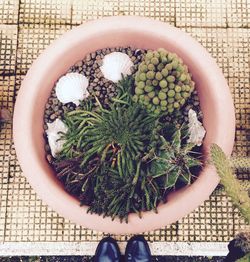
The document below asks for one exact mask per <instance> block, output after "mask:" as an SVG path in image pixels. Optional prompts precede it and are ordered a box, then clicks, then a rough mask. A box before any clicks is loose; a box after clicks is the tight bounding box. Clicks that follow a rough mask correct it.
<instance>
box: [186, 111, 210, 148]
mask: <svg viewBox="0 0 250 262" xmlns="http://www.w3.org/2000/svg"><path fill="white" fill-rule="evenodd" d="M188 121H189V123H188V131H189V139H188V141H187V142H188V143H192V144H195V145H197V146H200V145H201V144H202V141H203V138H204V136H205V134H206V130H205V128H204V127H203V125H202V123H201V122H200V121H199V120H198V118H197V114H196V112H195V111H194V110H192V109H190V110H189V111H188Z"/></svg>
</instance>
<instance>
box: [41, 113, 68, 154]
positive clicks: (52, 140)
mask: <svg viewBox="0 0 250 262" xmlns="http://www.w3.org/2000/svg"><path fill="white" fill-rule="evenodd" d="M47 125H48V130H47V131H46V134H47V137H48V141H49V146H50V150H51V154H52V156H53V157H56V155H57V154H58V153H60V152H61V151H62V149H63V144H64V143H65V140H63V139H60V138H61V136H62V134H61V133H60V132H62V133H67V131H68V127H67V126H66V125H65V124H64V123H63V122H62V120H60V119H59V118H57V119H56V120H55V121H54V122H52V123H48V124H47Z"/></svg>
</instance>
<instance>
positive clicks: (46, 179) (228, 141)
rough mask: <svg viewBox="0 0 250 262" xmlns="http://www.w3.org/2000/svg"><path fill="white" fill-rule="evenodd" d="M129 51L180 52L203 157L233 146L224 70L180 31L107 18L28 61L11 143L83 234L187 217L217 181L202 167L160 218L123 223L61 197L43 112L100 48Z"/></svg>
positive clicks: (52, 202) (27, 171)
mask: <svg viewBox="0 0 250 262" xmlns="http://www.w3.org/2000/svg"><path fill="white" fill-rule="evenodd" d="M116 46H133V47H137V48H145V49H157V48H158V47H164V48H166V49H167V50H169V51H172V52H175V53H177V54H178V55H179V56H180V57H181V58H182V59H183V60H184V63H186V64H187V65H188V67H189V70H190V72H191V73H192V74H193V79H194V81H195V82H196V87H197V90H198V94H199V98H200V103H201V109H202V111H203V114H204V118H203V124H204V126H205V128H206V130H207V134H206V138H205V141H204V144H203V152H204V157H205V159H207V157H208V151H209V147H210V145H211V143H217V144H218V145H220V146H221V147H222V148H223V150H224V151H225V152H226V153H227V154H228V155H230V154H231V151H232V148H233V142H234V129H235V117H234V107H233V102H232V98H231V95H230V91H229V88H228V86H227V83H226V81H225V79H224V77H223V74H222V72H221V70H220V69H219V68H218V66H217V65H216V63H215V61H214V60H213V59H212V58H211V56H210V55H209V54H208V53H207V51H206V50H205V49H204V48H203V47H202V46H201V45H200V44H199V43H197V42H196V41H195V40H194V39H192V38H191V37H190V36H188V35H187V34H186V33H184V32H182V31H181V30H179V29H176V28H174V27H172V26H170V25H167V24H165V23H162V22H159V21H154V20H151V19H148V18H142V17H131V16H129V17H126V16H124V17H109V18H104V19H101V20H97V21H92V22H88V23H86V24H84V25H81V26H79V27H76V28H75V29H73V30H71V31H69V32H68V33H66V34H64V35H63V36H62V37H61V38H59V39H58V40H56V41H55V42H54V43H53V44H52V45H50V46H49V47H48V48H47V49H46V50H45V51H44V52H43V53H42V54H41V55H40V56H39V57H38V59H37V60H36V61H35V62H34V63H33V65H32V67H31V68H30V70H29V72H28V73H27V75H26V77H25V79H24V81H23V83H22V86H21V89H20V91H19V93H18V97H17V101H16V105H15V113H14V142H15V147H16V152H17V157H18V160H19V162H20V165H21V168H22V170H23V172H24V175H25V176H26V177H27V179H28V181H29V182H30V184H31V185H32V187H33V188H34V189H35V191H36V192H37V193H38V195H39V196H40V197H41V198H42V199H43V200H44V201H45V202H46V203H47V204H48V205H49V206H51V207H52V208H53V209H54V210H55V211H57V212H58V213H59V214H60V215H62V216H63V217H65V218H67V219H70V220H71V221H73V222H75V223H77V224H80V225H83V226H85V227H87V228H91V229H95V230H100V231H105V232H109V233H138V232H143V231H148V230H153V229H156V228H160V227H162V226H165V225H167V224H170V223H173V222H175V221H176V220H178V219H180V218H182V217H183V216H185V215H187V214H188V213H190V212H191V211H193V210H194V209H195V208H196V207H198V206H199V205H200V204H202V203H203V201H204V200H206V199H208V198H209V196H210V194H211V193H212V192H213V190H214V188H215V187H216V185H217V184H218V182H219V179H218V176H217V175H216V172H215V170H214V168H213V167H212V166H208V165H206V166H205V167H204V168H203V170H202V172H201V174H200V175H199V178H198V179H197V180H196V181H195V182H194V183H193V184H192V185H191V186H188V187H186V188H184V189H182V190H180V191H177V192H174V193H171V194H170V195H169V197H168V202H167V203H166V204H162V205H160V206H159V208H158V211H159V212H158V214H155V213H154V212H153V211H152V212H145V213H143V217H142V219H140V218H139V217H138V216H137V215H136V214H131V215H130V216H129V222H128V223H127V224H126V223H122V224H121V223H120V221H119V220H118V219H117V220H114V221H112V220H111V219H110V218H108V217H107V218H102V217H101V216H98V215H95V214H87V212H86V211H87V207H80V206H79V202H78V201H77V200H76V199H75V198H74V197H72V196H70V195H69V194H68V193H67V192H65V191H64V189H63V187H62V185H61V184H60V182H59V181H58V180H57V179H56V177H55V175H54V174H53V170H52V169H51V167H50V165H49V164H48V162H47V161H46V159H45V150H44V143H45V142H44V139H43V114H44V109H45V104H46V101H47V99H48V97H49V95H50V92H51V89H52V88H53V86H54V83H55V82H56V80H57V79H58V78H59V77H60V76H61V75H62V74H64V73H65V72H66V71H67V70H68V69H69V67H70V66H71V65H73V64H74V63H75V62H77V61H78V60H81V59H83V57H84V56H85V55H86V54H88V53H90V52H93V51H95V50H97V49H101V48H105V47H116Z"/></svg>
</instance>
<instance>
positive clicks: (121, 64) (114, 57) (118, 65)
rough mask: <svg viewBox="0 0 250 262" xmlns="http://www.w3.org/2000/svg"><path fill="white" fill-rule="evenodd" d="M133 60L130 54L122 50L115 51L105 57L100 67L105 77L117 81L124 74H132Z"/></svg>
mask: <svg viewBox="0 0 250 262" xmlns="http://www.w3.org/2000/svg"><path fill="white" fill-rule="evenodd" d="M133 65H134V64H133V62H132V61H131V59H130V58H129V56H128V55H126V54H124V53H121V52H113V53H110V54H108V55H106V56H105V57H104V58H103V64H102V66H101V67H100V69H101V71H102V73H103V75H104V77H105V78H106V79H108V80H111V81H113V82H115V83H117V82H118V81H119V80H121V79H122V74H123V75H124V76H126V75H130V74H131V73H132V72H131V67H132V66H133Z"/></svg>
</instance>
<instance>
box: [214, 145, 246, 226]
mask: <svg viewBox="0 0 250 262" xmlns="http://www.w3.org/2000/svg"><path fill="white" fill-rule="evenodd" d="M211 158H212V162H213V164H214V165H215V167H216V170H217V173H218V175H219V176H220V178H221V184H222V185H223V186H224V187H225V191H226V193H227V194H228V196H230V197H231V199H232V201H233V204H234V205H235V206H236V207H237V208H238V209H239V210H240V212H241V214H242V215H243V216H244V217H245V219H246V221H247V222H248V223H249V222H250V198H249V196H248V193H247V192H246V190H245V189H244V188H243V187H242V186H241V184H240V182H239V181H238V179H237V178H236V177H235V176H234V174H233V171H232V169H231V163H230V160H229V159H228V158H227V157H226V155H225V153H224V152H223V151H222V149H221V148H220V147H219V146H218V145H216V144H213V145H212V146H211Z"/></svg>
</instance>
